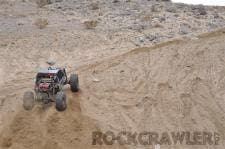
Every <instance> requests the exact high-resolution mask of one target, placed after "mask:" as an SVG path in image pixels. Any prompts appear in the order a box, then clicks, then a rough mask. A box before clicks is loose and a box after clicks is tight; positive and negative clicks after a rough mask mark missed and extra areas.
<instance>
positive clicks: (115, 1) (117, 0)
mask: <svg viewBox="0 0 225 149" xmlns="http://www.w3.org/2000/svg"><path fill="white" fill-rule="evenodd" d="M112 2H113V3H118V2H120V1H119V0H113V1H112Z"/></svg>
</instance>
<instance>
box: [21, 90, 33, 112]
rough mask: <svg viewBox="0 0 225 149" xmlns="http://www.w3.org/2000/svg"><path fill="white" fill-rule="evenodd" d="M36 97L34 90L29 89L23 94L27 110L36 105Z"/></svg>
mask: <svg viewBox="0 0 225 149" xmlns="http://www.w3.org/2000/svg"><path fill="white" fill-rule="evenodd" d="M34 103H35V98H34V93H33V92H32V91H27V92H25V93H24V95H23V108H24V109H25V110H32V109H33V107H34Z"/></svg>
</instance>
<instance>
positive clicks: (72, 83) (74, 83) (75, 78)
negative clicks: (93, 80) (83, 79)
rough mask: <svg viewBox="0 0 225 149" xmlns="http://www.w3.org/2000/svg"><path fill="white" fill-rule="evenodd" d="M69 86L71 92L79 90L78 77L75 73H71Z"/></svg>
mask: <svg viewBox="0 0 225 149" xmlns="http://www.w3.org/2000/svg"><path fill="white" fill-rule="evenodd" d="M70 88H71V91H72V92H77V91H78V90H79V79H78V75H77V74H72V75H71V76H70Z"/></svg>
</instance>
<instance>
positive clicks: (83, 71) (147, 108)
mask: <svg viewBox="0 0 225 149" xmlns="http://www.w3.org/2000/svg"><path fill="white" fill-rule="evenodd" d="M224 40H225V30H224V29H222V30H220V31H217V32H213V33H209V34H204V35H202V36H199V39H195V40H189V39H181V40H175V41H171V42H166V43H163V44H159V45H157V46H154V47H151V48H140V49H134V50H131V51H130V52H128V53H125V54H123V55H120V56H116V57H113V58H110V59H107V60H104V61H99V63H97V64H91V65H83V66H82V67H80V68H79V75H80V80H81V90H80V92H79V93H77V94H72V93H71V92H70V91H69V88H65V91H66V93H67V97H68V100H69V103H68V104H69V106H68V110H67V111H65V112H62V113H58V112H56V111H55V109H54V106H53V105H52V106H50V107H44V108H43V107H42V106H40V105H38V106H36V107H35V109H33V111H31V112H26V111H24V110H23V109H22V108H21V107H19V108H18V106H17V109H15V110H16V111H17V112H16V113H17V114H16V115H15V117H13V119H12V121H10V122H9V123H8V125H7V126H5V127H4V128H3V131H2V133H1V135H0V142H1V144H0V145H1V148H12V149H14V148H15V149H18V148H19V149H20V148H21V149H23V148H29V149H31V148H32V149H33V148H34V149H36V148H37V149H38V148H48V149H49V148H54V149H55V148H59V149H62V148H67V149H70V148H71V149H72V148H95V147H96V148H99V147H100V146H93V145H91V143H92V138H91V133H92V131H96V130H99V131H100V130H101V131H103V132H105V131H107V130H109V131H113V132H115V133H118V132H120V131H124V130H125V131H132V132H142V131H155V132H158V133H162V132H172V131H190V132H194V131H199V132H203V131H207V132H217V133H219V135H220V142H219V145H201V146H196V145H194V146H192V145H179V144H177V145H173V144H172V145H162V146H161V148H163V149H172V148H177V149H205V148H210V149H215V148H216V149H223V148H224V143H225V142H224V139H225V137H224V135H225V110H224V109H225V77H224V76H225V65H224V63H225V42H224ZM71 65H72V63H71ZM16 83H17V85H18V86H19V87H18V86H17V87H16V86H15V87H12V88H11V89H12V90H9V89H10V88H8V90H7V88H6V89H3V90H2V91H4V93H5V94H7V93H9V95H8V96H7V98H8V99H9V101H10V98H11V99H12V98H15V99H19V100H20V99H21V97H20V96H18V95H22V92H23V90H24V88H25V89H26V88H27V87H26V86H27V84H24V83H22V82H14V84H16ZM16 88H17V89H16ZM13 90H14V91H15V90H17V92H19V93H18V95H17V94H15V95H12V93H11V92H12V91H13ZM5 102H7V101H5ZM124 147H128V148H153V146H151V145H148V146H141V145H138V146H134V145H128V146H121V145H118V143H115V144H114V145H112V146H102V148H124Z"/></svg>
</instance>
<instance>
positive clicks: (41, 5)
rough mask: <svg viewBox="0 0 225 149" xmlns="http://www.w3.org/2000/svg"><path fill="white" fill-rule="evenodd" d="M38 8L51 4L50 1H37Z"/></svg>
mask: <svg viewBox="0 0 225 149" xmlns="http://www.w3.org/2000/svg"><path fill="white" fill-rule="evenodd" d="M36 3H37V5H38V7H43V6H45V5H48V4H51V1H50V0H36Z"/></svg>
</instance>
